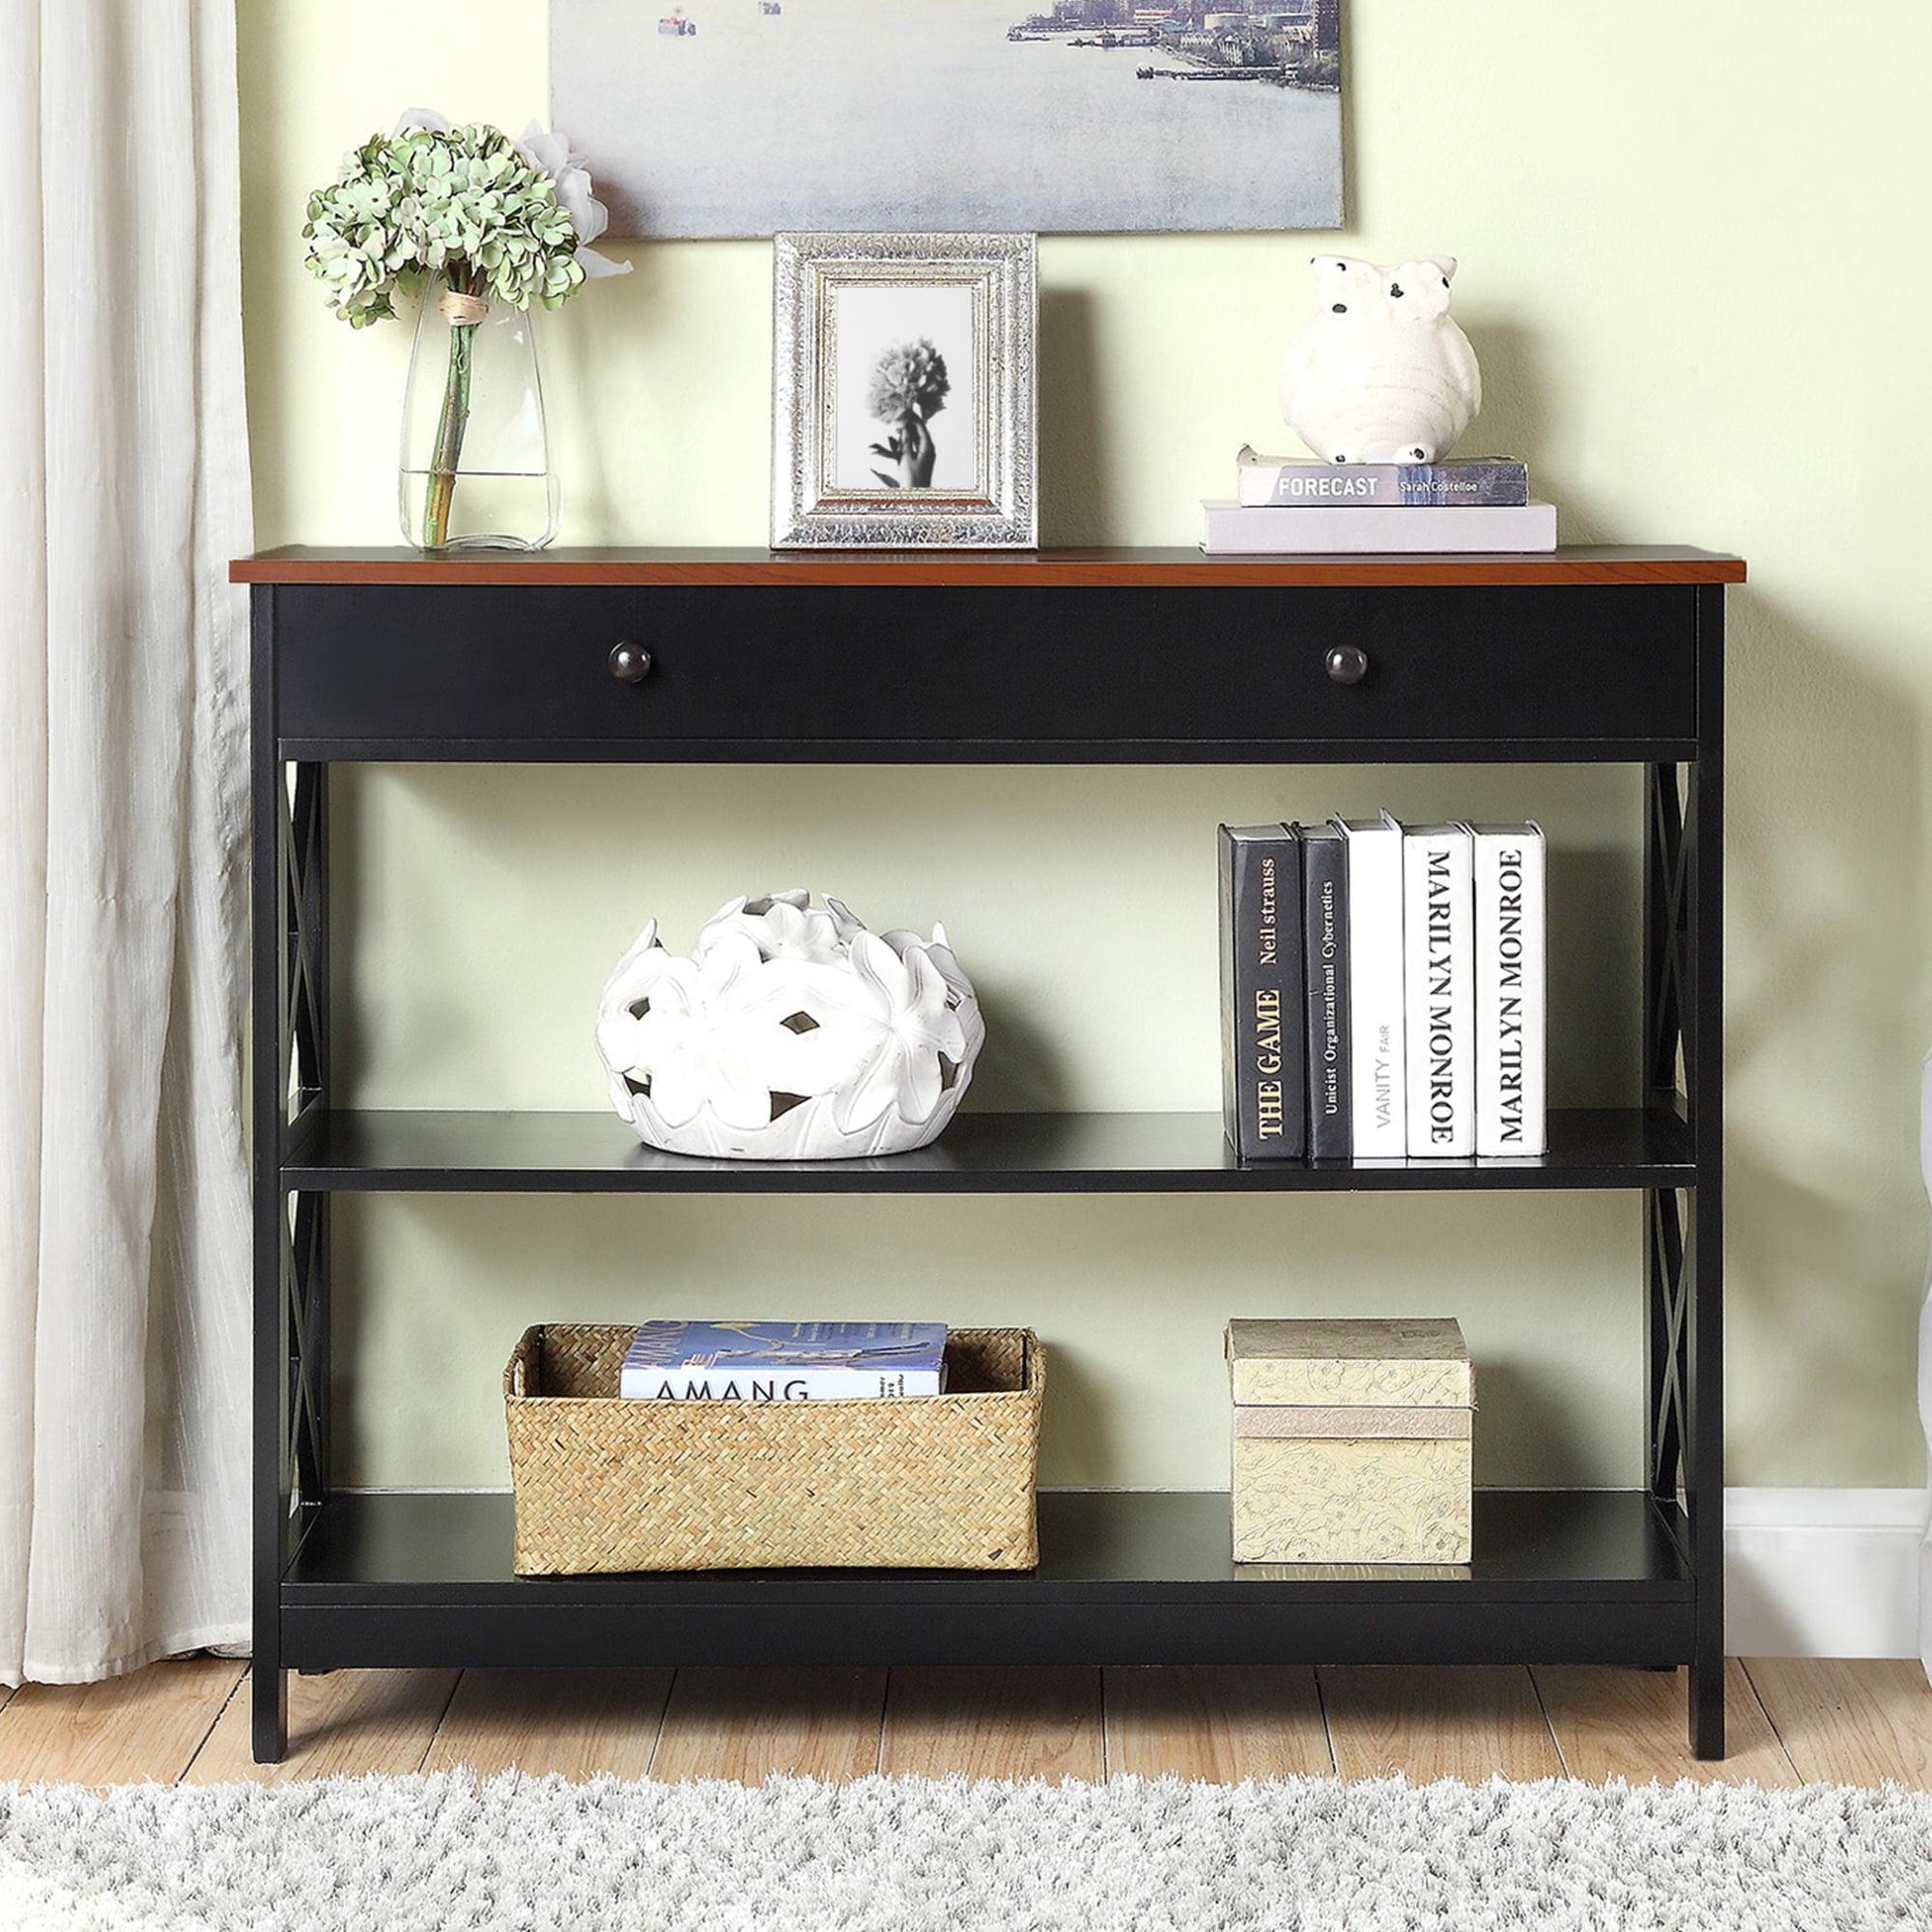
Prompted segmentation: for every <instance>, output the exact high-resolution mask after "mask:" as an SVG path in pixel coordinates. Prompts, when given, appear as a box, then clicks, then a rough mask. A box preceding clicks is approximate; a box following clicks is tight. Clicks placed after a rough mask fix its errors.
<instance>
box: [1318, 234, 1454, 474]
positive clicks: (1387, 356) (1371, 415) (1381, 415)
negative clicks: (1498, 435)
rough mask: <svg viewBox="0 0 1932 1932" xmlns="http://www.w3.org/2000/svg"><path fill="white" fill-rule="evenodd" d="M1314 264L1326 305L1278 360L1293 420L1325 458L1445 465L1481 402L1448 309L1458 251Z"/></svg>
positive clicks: (1328, 258)
mask: <svg viewBox="0 0 1932 1932" xmlns="http://www.w3.org/2000/svg"><path fill="white" fill-rule="evenodd" d="M1313 266H1314V269H1315V278H1316V287H1317V291H1318V294H1319V298H1320V299H1319V303H1318V306H1317V308H1316V312H1315V315H1314V317H1313V318H1312V319H1311V320H1310V321H1309V322H1308V324H1307V325H1306V326H1305V327H1303V328H1302V330H1301V332H1300V334H1298V335H1297V336H1296V337H1295V338H1294V340H1293V342H1292V343H1290V344H1289V347H1288V354H1287V355H1285V356H1284V357H1283V358H1282V364H1281V412H1282V415H1283V417H1284V418H1285V419H1286V420H1287V422H1288V426H1289V427H1290V428H1291V429H1292V430H1293V431H1294V433H1295V435H1296V436H1298V437H1299V438H1300V439H1301V440H1302V441H1303V442H1305V443H1306V444H1307V445H1308V446H1309V448H1310V449H1312V450H1313V451H1314V452H1315V454H1316V455H1317V456H1319V457H1321V458H1322V460H1323V461H1324V462H1329V463H1436V462H1439V461H1440V460H1441V459H1442V458H1443V457H1445V456H1447V455H1448V454H1449V452H1450V451H1451V450H1452V449H1453V448H1454V447H1455V446H1456V441H1457V439H1458V438H1459V437H1460V436H1461V435H1462V434H1463V431H1464V430H1465V429H1467V428H1468V427H1469V425H1470V423H1472V422H1473V421H1474V420H1475V418H1476V412H1477V411H1478V410H1480V409H1481V408H1482V407H1483V378H1482V372H1481V371H1480V370H1479V369H1478V368H1477V367H1476V352H1475V351H1474V350H1473V349H1471V348H1470V347H1469V338H1468V337H1467V336H1466V335H1464V334H1463V331H1462V329H1460V328H1459V327H1457V326H1456V323H1455V320H1454V318H1453V317H1452V316H1451V315H1450V313H1449V283H1450V281H1451V279H1452V278H1453V277H1454V275H1455V273H1456V262H1455V258H1454V257H1453V256H1450V255H1431V256H1428V257H1426V258H1425V259H1424V260H1422V261H1419V262H1404V263H1403V264H1402V265H1401V267H1399V268H1394V269H1384V268H1380V267H1378V265H1377V264H1375V263H1374V262H1357V261H1352V260H1350V258H1348V257H1347V256H1342V255H1317V256H1316V257H1315V258H1314V262H1313Z"/></svg>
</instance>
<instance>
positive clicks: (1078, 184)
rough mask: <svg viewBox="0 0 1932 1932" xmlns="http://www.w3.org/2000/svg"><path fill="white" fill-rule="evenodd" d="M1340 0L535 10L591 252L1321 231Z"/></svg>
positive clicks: (802, 2) (701, 1)
mask: <svg viewBox="0 0 1932 1932" xmlns="http://www.w3.org/2000/svg"><path fill="white" fill-rule="evenodd" d="M1340 6H1341V0H1167V4H1155V5H1149V6H1142V5H1137V4H1135V0H676V3H675V4H673V0H552V5H551V95H552V101H551V105H552V125H553V126H554V127H560V128H568V129H569V131H570V136H571V140H572V143H573V145H574V146H576V147H577V148H579V149H581V150H582V152H583V153H584V154H586V155H587V156H589V157H590V165H591V167H592V169H593V171H594V172H595V175H596V178H597V183H598V190H599V192H600V193H601V194H604V195H606V196H607V197H608V199H609V201H610V205H611V233H612V234H613V235H637V236H690V237H696V236H766V235H773V234H777V233H780V232H782V231H787V230H806V231H810V230H825V229H847V230H865V229H891V230H898V231H906V230H917V229H931V230H978V231H1001V230H1005V231H1011V230H1027V231H1031V232H1033V233H1036V234H1038V233H1053V234H1081V233H1102V234H1105V233H1128V232H1136V231H1150V230H1151V231H1161V232H1170V233H1172V232H1188V231H1195V230H1209V229H1267V230H1273V229H1295V228H1333V227H1338V226H1339V225H1340V224H1341V220H1342V97H1341V36H1340V18H1339V15H1340Z"/></svg>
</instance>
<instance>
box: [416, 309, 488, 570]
mask: <svg viewBox="0 0 1932 1932" xmlns="http://www.w3.org/2000/svg"><path fill="white" fill-rule="evenodd" d="M480 301H481V298H478V297H473V296H469V295H468V294H467V293H466V292H465V291H463V290H461V289H459V288H457V287H456V285H455V284H452V285H451V293H450V294H448V295H445V296H444V297H443V298H441V306H442V307H443V312H444V314H446V315H447V316H448V317H449V373H448V375H447V376H446V377H445V378H444V380H443V387H442V409H441V411H440V412H439V413H438V416H437V419H436V447H435V449H434V451H433V453H432V454H431V457H430V476H429V490H428V493H427V494H426V496H425V497H424V498H423V548H424V549H425V550H441V549H442V548H443V546H444V545H445V544H447V543H448V541H449V509H450V502H451V499H452V498H453V497H455V495H456V473H457V471H458V469H461V468H462V464H463V433H464V431H465V430H466V429H467V428H468V427H469V372H470V367H471V364H472V361H473V358H474V355H475V341H476V324H477V323H478V322H479V321H480V320H481V316H479V315H474V314H467V313H465V314H459V311H460V310H467V309H469V308H470V307H473V306H475V305H476V304H477V303H479V302H480ZM482 306H483V308H484V312H485V313H487V312H488V304H487V303H485V304H482Z"/></svg>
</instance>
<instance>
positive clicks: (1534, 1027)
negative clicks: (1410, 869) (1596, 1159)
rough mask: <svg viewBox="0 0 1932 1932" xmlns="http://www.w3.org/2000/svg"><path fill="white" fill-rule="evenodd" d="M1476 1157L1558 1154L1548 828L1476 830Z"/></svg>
mask: <svg viewBox="0 0 1932 1932" xmlns="http://www.w3.org/2000/svg"><path fill="white" fill-rule="evenodd" d="M1469 830H1470V832H1471V834H1472V836H1473V837H1474V839H1475V885H1476V1152H1477V1153H1478V1154H1479V1155H1481V1154H1489V1155H1505V1154H1540V1153H1545V1152H1547V1151H1548V1132H1547V1122H1546V1119H1545V1114H1544V1055H1545V1040H1544V1035H1545V1017H1544V1015H1545V1011H1546V993H1545V987H1544V864H1543V830H1542V827H1540V826H1538V825H1535V824H1529V825H1474V826H1471V827H1470V828H1469Z"/></svg>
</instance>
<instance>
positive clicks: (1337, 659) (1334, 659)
mask: <svg viewBox="0 0 1932 1932" xmlns="http://www.w3.org/2000/svg"><path fill="white" fill-rule="evenodd" d="M1368 674H1369V654H1368V652H1367V651H1365V650H1363V649H1362V648H1361V647H1360V646H1359V645H1357V644H1337V645H1336V646H1335V648H1334V649H1333V650H1332V651H1330V652H1329V653H1328V675H1329V676H1330V677H1332V678H1333V679H1334V680H1335V682H1336V683H1337V684H1360V683H1361V681H1362V680H1363V679H1364V678H1365V677H1367V676H1368Z"/></svg>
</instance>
